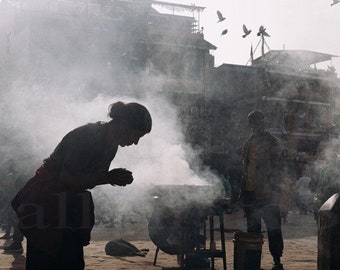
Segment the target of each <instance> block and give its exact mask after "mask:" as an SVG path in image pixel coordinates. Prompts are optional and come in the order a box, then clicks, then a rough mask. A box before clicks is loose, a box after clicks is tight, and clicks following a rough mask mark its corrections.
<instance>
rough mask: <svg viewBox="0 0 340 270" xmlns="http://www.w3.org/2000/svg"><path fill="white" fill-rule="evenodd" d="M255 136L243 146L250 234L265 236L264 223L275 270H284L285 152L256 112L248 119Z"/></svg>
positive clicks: (259, 113) (243, 189) (246, 205)
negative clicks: (282, 191)
mask: <svg viewBox="0 0 340 270" xmlns="http://www.w3.org/2000/svg"><path fill="white" fill-rule="evenodd" d="M248 121H249V125H250V127H252V129H253V133H252V135H251V136H250V137H249V138H248V140H247V141H246V142H245V144H244V146H243V180H242V185H241V189H242V197H243V204H244V212H245V215H246V218H247V231H248V232H255V233H261V220H262V219H263V221H264V223H265V224H266V227H267V231H268V242H269V250H270V253H271V255H272V256H273V260H274V264H273V268H272V269H273V270H276V269H283V267H282V264H281V259H280V258H281V256H282V252H283V238H282V232H281V215H280V207H279V201H280V184H281V177H282V176H281V174H280V171H281V170H282V164H281V161H282V148H281V144H280V141H279V140H278V139H277V138H276V137H274V136H272V135H271V134H270V133H269V132H268V131H266V130H265V129H264V115H263V114H262V113H261V112H260V111H254V112H252V113H250V114H249V115H248Z"/></svg>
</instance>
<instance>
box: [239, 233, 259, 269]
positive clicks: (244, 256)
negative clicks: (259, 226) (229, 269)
mask: <svg viewBox="0 0 340 270" xmlns="http://www.w3.org/2000/svg"><path fill="white" fill-rule="evenodd" d="M233 242H234V270H259V269H260V266H261V254H262V245H263V235H262V234H261V233H247V232H235V233H234V239H233Z"/></svg>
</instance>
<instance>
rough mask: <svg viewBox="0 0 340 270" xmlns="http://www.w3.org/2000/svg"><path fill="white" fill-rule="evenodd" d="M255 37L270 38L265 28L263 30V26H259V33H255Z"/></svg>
mask: <svg viewBox="0 0 340 270" xmlns="http://www.w3.org/2000/svg"><path fill="white" fill-rule="evenodd" d="M257 35H258V36H265V37H270V35H269V34H268V33H267V32H266V28H264V27H263V25H261V26H260V28H259V31H258V32H257Z"/></svg>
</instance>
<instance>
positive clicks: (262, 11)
mask: <svg viewBox="0 0 340 270" xmlns="http://www.w3.org/2000/svg"><path fill="white" fill-rule="evenodd" d="M171 2H176V3H181V4H189V5H190V4H193V3H194V4H196V5H197V6H203V7H206V9H205V10H204V11H203V13H201V16H200V18H201V19H200V23H201V26H203V27H204V35H205V39H206V40H208V41H209V42H211V43H213V44H214V45H215V46H217V50H216V51H215V52H213V54H214V55H215V63H216V65H217V66H219V65H220V64H223V63H233V64H240V65H245V64H246V63H247V62H248V60H249V58H250V47H251V44H253V48H254V49H255V47H256V45H257V44H258V42H259V40H260V38H259V37H258V36H257V35H256V33H257V31H258V29H259V26H260V25H263V26H264V27H265V28H266V29H267V32H268V34H269V35H270V36H271V37H268V38H266V42H267V44H268V45H269V47H270V49H272V50H281V49H283V47H285V49H287V50H288V49H289V50H299V49H301V50H311V51H316V52H322V53H328V54H332V55H338V56H340V3H339V4H336V5H333V6H331V3H332V0H274V1H273V0H257V1H254V0H173V1H171ZM217 10H220V11H221V12H222V13H223V15H224V17H226V20H224V21H223V22H221V23H217V15H216V11H217ZM243 24H245V25H246V26H247V27H248V29H251V30H252V33H251V34H250V35H249V36H248V37H246V38H242V34H243V30H242V25H243ZM224 29H228V33H227V34H226V35H225V36H221V32H222V31H223V30H224ZM260 51H261V50H260V46H259V47H258V49H257V50H256V53H255V55H254V56H255V58H256V57H258V56H260ZM330 64H332V65H334V66H335V67H336V69H337V72H338V73H339V74H340V58H339V57H338V58H333V61H332V63H330V62H326V63H325V64H324V65H323V67H325V68H327V65H330ZM320 67H321V66H320Z"/></svg>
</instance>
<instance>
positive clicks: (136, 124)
mask: <svg viewBox="0 0 340 270" xmlns="http://www.w3.org/2000/svg"><path fill="white" fill-rule="evenodd" d="M109 116H110V117H111V118H112V120H111V121H110V122H107V123H104V122H98V123H95V124H87V125H85V126H82V127H79V128H76V129H74V130H73V131H71V132H69V133H68V134H67V135H66V136H65V137H64V138H63V139H62V141H61V142H60V143H59V145H58V146H57V147H56V149H55V150H54V152H53V153H52V154H51V155H50V157H49V158H47V159H46V160H45V161H44V164H43V165H42V166H41V167H40V168H39V169H38V170H37V172H36V174H35V175H34V176H33V178H31V179H30V180H29V181H28V183H27V184H26V185H25V186H24V188H23V189H21V191H20V192H19V193H18V194H17V196H16V197H15V199H14V200H13V201H12V206H13V208H14V209H15V210H16V213H17V214H18V216H19V218H20V223H19V228H20V230H21V231H22V232H23V233H24V235H25V236H26V238H27V254H26V270H46V269H48V270H60V269H67V270H82V269H84V266H85V263H84V255H83V246H86V245H88V244H89V242H90V236H91V235H90V234H91V230H92V227H93V225H94V205H93V201H92V196H91V193H90V192H89V191H87V190H86V189H91V188H93V187H95V186H96V185H101V184H111V185H119V186H125V185H127V184H131V183H132V181H133V176H132V173H131V172H130V171H128V170H126V169H122V168H119V169H113V170H110V171H108V170H109V167H110V163H111V161H112V160H113V158H114V156H115V154H116V152H117V149H118V146H121V147H124V146H129V145H132V144H138V141H139V139H140V138H141V137H143V136H144V135H145V134H146V133H149V132H150V130H151V116H150V114H149V112H148V111H147V109H146V108H145V107H144V106H142V105H140V104H138V103H127V104H124V103H122V102H117V103H114V104H112V106H111V108H110V113H109Z"/></svg>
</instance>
